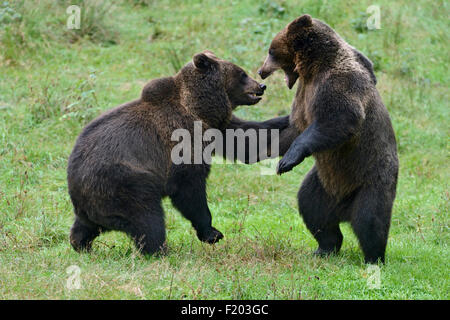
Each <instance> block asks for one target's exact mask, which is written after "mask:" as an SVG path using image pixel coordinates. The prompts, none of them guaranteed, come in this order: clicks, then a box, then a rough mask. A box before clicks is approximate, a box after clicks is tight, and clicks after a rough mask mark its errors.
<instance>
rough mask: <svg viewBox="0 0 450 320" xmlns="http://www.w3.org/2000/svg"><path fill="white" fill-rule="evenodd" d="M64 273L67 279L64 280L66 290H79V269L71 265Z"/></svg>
mask: <svg viewBox="0 0 450 320" xmlns="http://www.w3.org/2000/svg"><path fill="white" fill-rule="evenodd" d="M66 273H67V274H68V275H69V277H68V278H67V280H66V288H67V289H69V290H74V289H75V290H76V289H81V278H80V274H81V269H80V267H79V266H76V265H71V266H69V267H67V269H66Z"/></svg>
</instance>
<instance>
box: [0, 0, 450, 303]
mask: <svg viewBox="0 0 450 320" xmlns="http://www.w3.org/2000/svg"><path fill="white" fill-rule="evenodd" d="M71 4H77V5H78V6H79V7H80V8H81V24H80V27H81V28H80V29H78V30H71V29H68V28H67V26H66V25H67V19H68V18H69V16H70V14H68V13H67V12H66V8H67V7H68V6H69V5H71ZM372 4H375V5H378V6H379V8H380V17H381V29H378V30H368V29H367V27H366V20H367V19H368V16H369V14H367V13H366V9H367V8H368V7H369V6H370V5H372ZM303 13H309V14H311V15H312V16H313V17H315V18H319V19H321V20H324V21H325V22H327V23H328V24H329V25H330V26H331V27H333V28H334V29H335V30H336V31H337V32H338V33H339V34H340V35H341V36H342V37H343V38H344V39H345V40H346V41H347V42H349V43H350V44H351V45H353V46H355V47H356V48H357V49H359V50H360V51H362V52H363V53H364V54H366V55H367V56H368V57H369V58H370V59H371V60H372V61H373V62H374V66H375V70H376V75H377V77H378V85H377V87H378V90H379V91H380V93H381V96H382V98H383V101H384V103H385V105H386V106H387V108H388V110H389V112H390V115H391V118H392V122H393V126H394V129H395V132H396V136H397V141H398V151H399V159H400V174H399V183H398V187H397V198H396V202H395V205H394V210H393V216H392V224H391V231H390V236H389V242H388V248H387V253H386V264H385V265H380V266H379V269H378V270H375V271H374V270H372V269H369V268H368V267H367V266H366V265H365V264H364V262H363V255H362V252H361V250H360V249H359V247H358V242H357V239H356V237H355V236H354V235H353V233H352V230H351V228H350V227H349V226H348V225H342V227H341V229H342V231H343V234H344V242H343V246H342V250H341V252H340V254H338V255H335V256H330V257H327V258H319V257H315V256H313V255H312V252H313V251H314V250H315V249H316V246H317V244H316V242H315V240H314V238H313V237H312V235H311V234H310V233H309V232H308V230H307V229H306V227H305V225H304V224H303V221H302V219H301V218H300V216H299V213H298V209H297V203H296V193H297V190H298V188H299V185H300V183H301V181H302V179H303V177H304V176H305V174H306V173H307V172H308V170H309V169H310V168H311V167H312V165H313V160H312V159H307V160H306V161H304V162H303V163H302V164H301V165H299V166H297V167H296V168H295V169H294V170H293V171H292V172H290V173H288V174H285V175H283V176H282V177H279V176H276V175H273V174H272V175H263V174H261V172H262V170H263V169H267V168H268V167H269V164H268V163H263V164H257V165H252V166H247V165H242V164H235V165H216V166H213V168H212V170H211V175H210V178H209V180H208V197H209V206H210V209H211V212H212V214H213V225H214V226H215V227H217V229H219V230H220V231H222V232H223V233H224V235H225V238H224V239H223V240H222V241H220V242H219V243H218V244H216V245H214V246H210V245H207V244H203V243H201V242H200V241H199V240H197V238H196V236H195V232H194V230H193V229H192V227H191V226H190V223H189V222H188V221H187V220H185V219H184V218H183V217H182V216H181V214H180V213H179V212H177V211H176V210H175V209H174V208H173V207H172V205H171V203H170V201H167V200H166V201H164V208H165V211H166V226H167V239H168V246H169V254H168V255H167V256H164V257H144V256H141V255H140V254H139V252H137V250H136V249H135V248H134V244H133V242H132V241H131V240H130V239H129V238H128V237H127V236H126V235H125V234H123V233H119V232H111V233H107V234H104V235H101V236H100V237H99V238H97V240H96V241H95V242H94V246H93V250H92V252H91V253H90V254H78V253H76V252H75V251H74V250H72V248H71V246H70V244H69V240H68V235H69V228H70V226H71V225H72V223H73V213H72V204H71V202H70V199H69V196H68V193H67V181H66V167H67V159H68V156H69V154H70V152H71V150H72V148H73V145H74V143H75V139H76V137H77V136H78V134H79V133H80V131H81V129H82V128H83V127H84V126H85V125H86V124H87V123H88V122H89V121H90V120H91V119H93V118H94V117H96V116H97V115H99V114H100V113H101V112H103V111H104V110H107V109H110V108H112V107H114V106H116V105H118V104H121V103H124V102H127V101H130V100H133V99H135V98H137V97H138V96H139V95H140V91H141V89H142V87H143V85H144V84H145V83H146V82H147V81H148V80H149V79H153V78H157V77H162V76H167V75H172V74H174V73H175V72H176V71H177V70H178V69H179V68H180V67H181V66H182V65H184V64H185V63H187V62H188V61H189V60H190V59H191V58H192V56H193V55H194V54H195V53H197V52H199V51H202V50H204V49H209V50H212V51H213V52H215V53H216V54H217V55H218V56H219V57H221V58H223V59H227V60H231V61H233V62H234V63H236V64H238V65H240V66H242V67H243V68H244V69H246V70H247V71H248V72H249V74H250V75H251V76H253V77H254V78H255V79H259V77H257V74H256V71H257V69H258V68H259V67H260V65H261V64H262V61H263V59H264V57H265V55H266V52H267V50H268V46H269V44H270V41H271V39H272V38H273V36H274V35H275V34H276V33H277V32H278V31H279V30H280V29H281V28H283V27H284V26H285V25H286V24H287V23H288V22H290V21H291V20H293V19H294V18H295V17H297V16H299V15H301V14H303ZM449 15H450V6H449V3H448V2H447V1H439V0H437V1H406V0H404V1H388V0H378V1H376V2H372V1H366V0H363V1H361V0H351V1H316V0H304V1H288V0H285V1H284V0H271V1H268V0H263V1H257V0H241V1H230V0H225V1H213V0H205V1H199V0H196V1H194V0H189V1H170V0H161V1H156V0H155V1H152V0H147V1H146V0H115V1H101V0H86V1H81V0H72V1H64V0H58V1H52V0H36V1H31V0H29V1H28V0H11V1H9V2H4V1H1V2H0V299H449V297H450V272H449V265H450V250H449V244H450V230H449V223H450V216H449V212H450V206H449V201H450V189H449V181H450V170H449V133H450V132H449V131H450V130H449V129H450V127H449V119H450V118H449V110H450V107H449V103H448V102H449V98H450V97H449V80H450V79H449V71H448V66H449V65H450V55H449V35H448V30H449V29H450V28H449V27H450V25H449V24H450V20H448V16H449ZM264 82H265V84H266V85H267V86H268V89H267V90H266V94H265V96H264V98H263V100H262V101H261V102H260V103H259V104H257V105H255V106H251V107H240V108H239V109H238V110H237V112H236V114H237V115H238V116H240V117H242V118H245V119H255V120H265V119H269V118H271V117H274V116H277V115H286V114H288V113H289V112H290V105H291V101H292V99H293V96H294V93H295V91H294V90H291V91H290V90H288V89H287V88H286V86H285V84H284V80H283V74H282V73H281V72H277V73H276V74H274V75H273V76H272V77H270V78H269V79H267V80H266V81H264ZM267 170H272V173H273V171H274V169H273V168H272V169H270V168H269V169H267ZM71 266H76V267H72V268H69V267H71ZM378 271H379V275H380V286H379V287H378V288H373V286H371V285H370V284H371V281H372V279H373V276H374V274H375V275H376V272H378ZM374 272H375V273H374ZM77 279H78V280H79V284H80V288H79V289H76V288H74V286H73V285H74V284H75V287H76V284H77V281H75V280H77ZM68 284H69V286H68ZM70 284H72V286H70ZM69 288H71V289H69Z"/></svg>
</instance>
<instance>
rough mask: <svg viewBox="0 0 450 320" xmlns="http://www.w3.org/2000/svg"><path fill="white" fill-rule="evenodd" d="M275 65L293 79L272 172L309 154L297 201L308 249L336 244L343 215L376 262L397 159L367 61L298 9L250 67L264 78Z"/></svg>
mask: <svg viewBox="0 0 450 320" xmlns="http://www.w3.org/2000/svg"><path fill="white" fill-rule="evenodd" d="M277 69H282V70H283V71H284V73H285V80H286V84H287V86H288V87H289V89H290V88H292V87H293V86H294V84H295V82H296V81H297V80H298V81H299V86H298V89H297V93H296V95H295V99H294V102H293V104H292V112H291V115H290V122H291V126H290V128H288V129H287V130H286V131H285V135H286V137H292V136H297V137H296V138H295V140H294V141H293V143H292V144H291V146H290V147H289V149H288V151H287V152H286V153H285V154H284V157H283V158H282V159H281V160H280V162H279V163H278V167H277V173H278V174H282V173H285V172H288V171H290V170H292V168H293V167H295V166H296V165H298V164H299V163H301V162H302V161H303V160H304V159H305V158H306V157H308V156H311V155H312V156H313V157H314V158H315V165H314V167H313V168H312V169H311V171H310V172H309V173H308V174H307V176H306V177H305V179H304V181H303V183H302V185H301V188H300V190H299V192H298V206H299V211H300V214H301V215H302V217H303V220H304V222H305V224H306V226H307V228H308V229H309V231H310V232H311V233H312V234H313V236H314V237H315V239H316V240H317V242H318V243H319V248H318V249H317V251H316V253H317V254H328V253H331V252H337V251H339V249H340V248H341V244H342V238H343V237H342V233H341V231H340V229H339V223H340V222H343V221H347V222H350V223H351V226H352V228H353V230H354V232H355V234H356V236H357V237H358V239H359V242H360V245H361V248H362V250H363V252H364V256H365V261H366V262H367V263H374V262H376V261H378V260H380V261H382V262H384V258H385V249H386V245H387V239H388V232H389V226H390V220H391V211H392V205H393V202H394V198H395V193H396V185H397V174H398V159H397V146H396V140H395V135H394V131H393V128H392V125H391V120H390V118H389V114H388V111H387V109H386V107H385V106H384V105H383V102H382V101H381V97H380V95H379V93H378V91H377V89H376V87H375V85H376V78H375V75H374V72H373V69H372V63H371V62H370V60H369V59H368V58H366V57H365V56H364V55H363V54H362V53H360V52H359V51H357V50H356V49H355V48H353V47H351V46H350V45H349V44H347V43H346V42H345V41H344V40H343V39H342V38H341V37H340V36H339V35H338V34H337V33H336V32H335V31H334V30H333V29H332V28H330V27H329V26H328V25H326V24H325V23H323V22H321V21H319V20H317V19H312V18H311V17H310V16H309V15H303V16H301V17H299V18H297V19H296V20H294V21H293V22H291V23H290V24H289V25H287V26H286V27H285V28H284V29H283V30H282V31H280V32H279V33H278V34H277V35H276V36H275V38H274V39H273V40H272V43H271V45H270V48H269V54H268V56H267V58H266V60H265V62H264V64H263V66H262V67H261V69H260V70H259V71H258V73H259V74H260V75H261V77H262V78H263V79H265V78H266V77H268V76H269V75H270V74H272V73H273V72H274V71H275V70H277ZM289 131H290V132H291V134H290V135H289V134H287V132H289ZM281 139H283V137H281Z"/></svg>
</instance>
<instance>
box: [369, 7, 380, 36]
mask: <svg viewBox="0 0 450 320" xmlns="http://www.w3.org/2000/svg"><path fill="white" fill-rule="evenodd" d="M366 12H367V13H368V14H370V16H369V18H368V19H367V22H366V25H367V29H369V30H375V29H381V14H380V7H379V6H377V5H371V6H369V7H368V8H367V10H366Z"/></svg>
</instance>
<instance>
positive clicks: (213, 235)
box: [198, 227, 223, 244]
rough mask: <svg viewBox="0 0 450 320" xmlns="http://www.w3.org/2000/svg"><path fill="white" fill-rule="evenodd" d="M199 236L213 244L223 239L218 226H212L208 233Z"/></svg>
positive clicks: (201, 239)
mask: <svg viewBox="0 0 450 320" xmlns="http://www.w3.org/2000/svg"><path fill="white" fill-rule="evenodd" d="M198 238H199V239H200V241H203V242H206V243H209V244H213V243H216V242H218V241H219V240H220V239H223V234H222V232H220V231H219V230H217V229H216V228H214V227H211V229H210V230H209V232H208V233H205V234H203V235H198Z"/></svg>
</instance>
